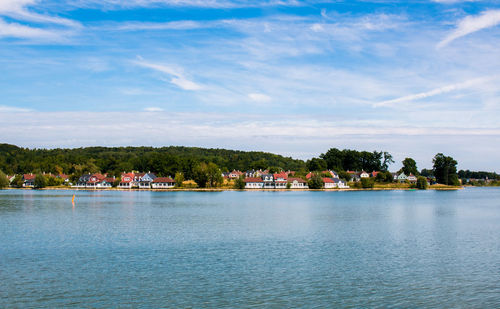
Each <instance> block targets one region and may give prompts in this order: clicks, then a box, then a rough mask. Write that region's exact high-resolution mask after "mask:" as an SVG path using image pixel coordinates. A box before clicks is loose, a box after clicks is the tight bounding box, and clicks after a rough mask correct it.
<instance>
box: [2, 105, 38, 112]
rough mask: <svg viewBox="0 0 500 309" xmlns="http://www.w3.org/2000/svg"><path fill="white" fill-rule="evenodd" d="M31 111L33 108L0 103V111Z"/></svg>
mask: <svg viewBox="0 0 500 309" xmlns="http://www.w3.org/2000/svg"><path fill="white" fill-rule="evenodd" d="M31 111H33V110H32V109H29V108H21V107H12V106H5V105H0V113H25V112H31Z"/></svg>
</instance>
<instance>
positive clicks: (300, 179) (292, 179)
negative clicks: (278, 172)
mask: <svg viewBox="0 0 500 309" xmlns="http://www.w3.org/2000/svg"><path fill="white" fill-rule="evenodd" d="M294 181H297V182H300V183H306V181H305V180H304V179H302V178H288V182H294Z"/></svg>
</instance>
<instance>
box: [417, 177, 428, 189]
mask: <svg viewBox="0 0 500 309" xmlns="http://www.w3.org/2000/svg"><path fill="white" fill-rule="evenodd" d="M417 189H420V190H426V189H427V178H425V177H424V176H418V178H417Z"/></svg>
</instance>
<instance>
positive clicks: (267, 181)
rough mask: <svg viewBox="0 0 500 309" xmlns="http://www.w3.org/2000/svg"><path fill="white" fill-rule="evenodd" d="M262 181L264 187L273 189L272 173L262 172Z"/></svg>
mask: <svg viewBox="0 0 500 309" xmlns="http://www.w3.org/2000/svg"><path fill="white" fill-rule="evenodd" d="M261 177H262V181H263V182H264V189H274V176H273V174H263V175H262V176H261Z"/></svg>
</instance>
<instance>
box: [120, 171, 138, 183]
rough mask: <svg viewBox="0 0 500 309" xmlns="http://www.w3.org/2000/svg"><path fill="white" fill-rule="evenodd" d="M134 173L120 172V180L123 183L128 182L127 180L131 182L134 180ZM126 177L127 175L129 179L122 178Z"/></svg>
mask: <svg viewBox="0 0 500 309" xmlns="http://www.w3.org/2000/svg"><path fill="white" fill-rule="evenodd" d="M134 176H135V175H134V173H125V174H122V180H121V182H123V183H129V182H132V181H134ZM126 177H129V178H130V179H129V180H124V179H123V178H126Z"/></svg>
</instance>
